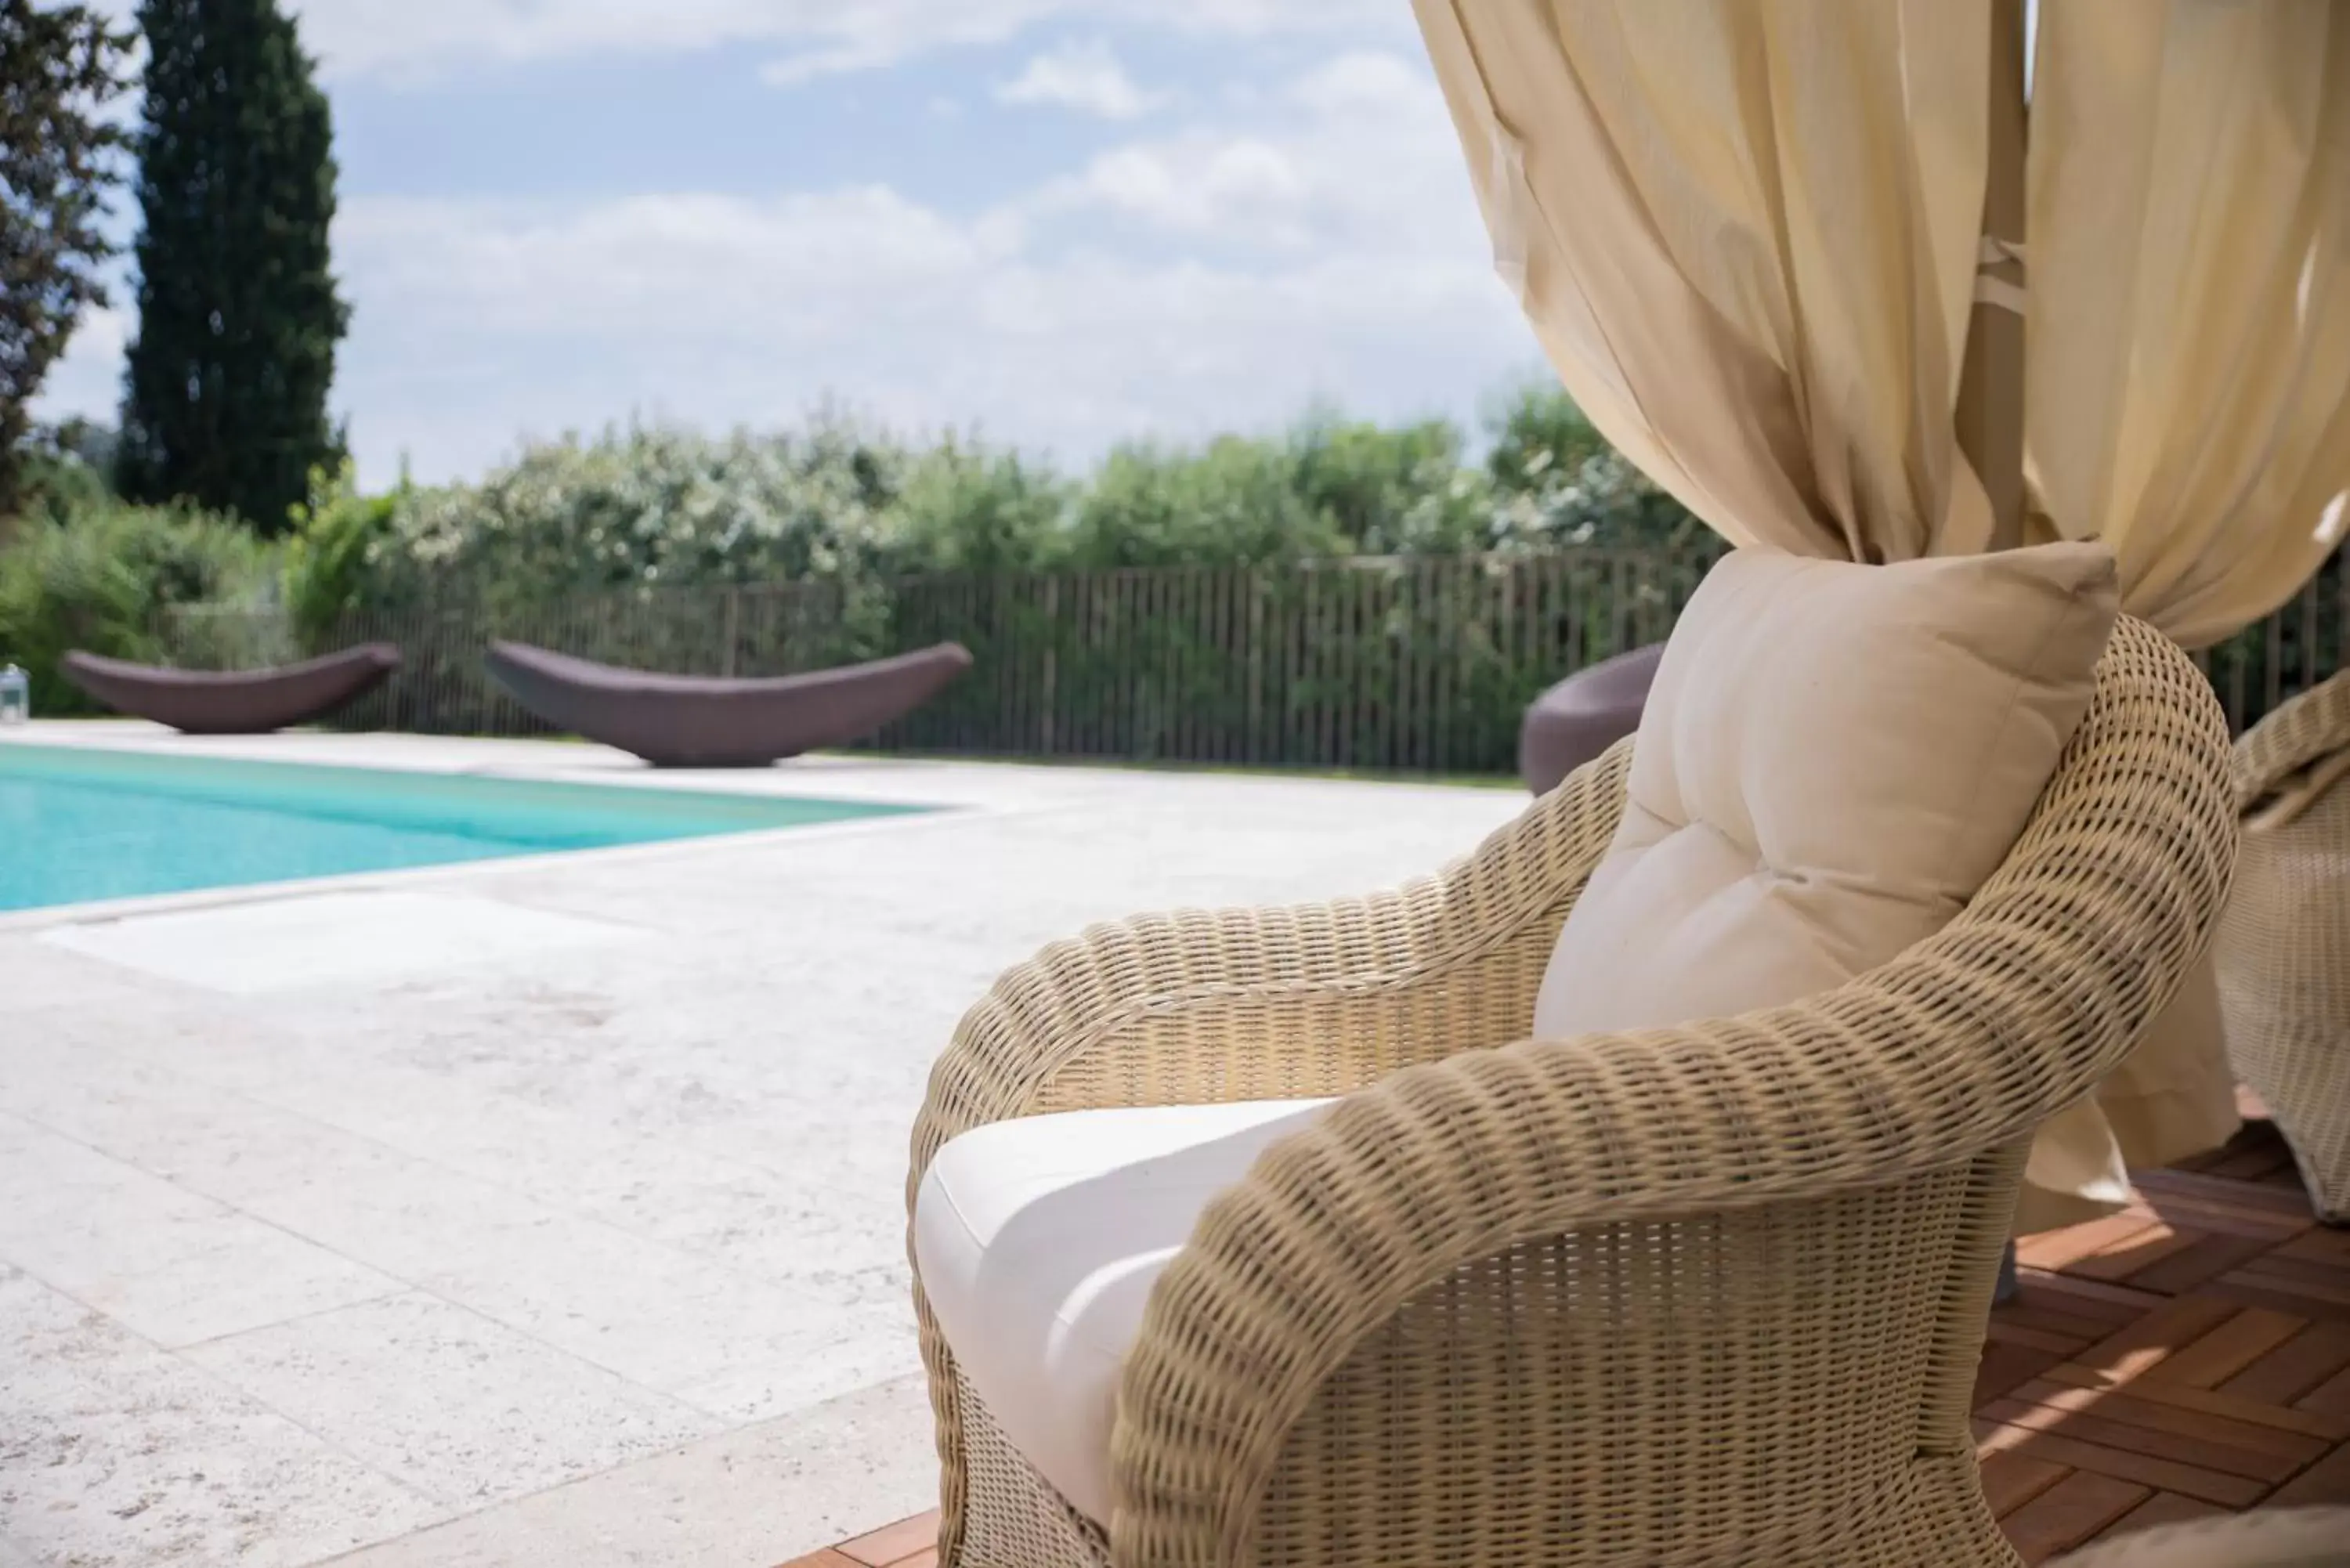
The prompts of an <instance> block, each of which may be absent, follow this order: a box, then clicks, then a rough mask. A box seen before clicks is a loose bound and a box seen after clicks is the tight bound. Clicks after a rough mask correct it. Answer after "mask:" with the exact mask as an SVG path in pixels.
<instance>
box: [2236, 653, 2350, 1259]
mask: <svg viewBox="0 0 2350 1568" xmlns="http://www.w3.org/2000/svg"><path fill="white" fill-rule="evenodd" d="M2345 776H2350V672H2345V673H2344V674H2340V675H2336V676H2334V678H2333V679H2332V680H2328V681H2326V682H2324V684H2323V685H2320V686H2317V687H2315V688H2314V689H2313V690H2311V691H2305V692H2303V693H2302V694H2301V695H2300V696H2298V697H2296V698H2294V699H2293V701H2290V702H2287V703H2286V704H2284V706H2282V707H2281V708H2279V709H2277V710H2276V711H2274V712H2273V713H2271V714H2270V715H2269V716H2268V717H2267V718H2266V719H2264V720H2262V722H2260V723H2258V724H2256V725H2254V726H2253V727H2252V729H2251V731H2250V732H2247V733H2246V734H2245V736H2244V738H2243V739H2242V740H2241V742H2238V743H2237V746H2236V756H2235V781H2236V799H2237V805H2238V807H2239V808H2240V810H2241V812H2242V814H2243V826H2244V838H2243V853H2242V856H2241V859H2240V861H2239V869H2238V871H2237V876H2236V887H2235V891H2234V892H2233V893H2232V894H2231V895H2230V898H2229V900H2228V911H2227V915H2226V918H2225V919H2223V920H2222V921H2221V923H2220V935H2219V938H2218V940H2217V941H2216V942H2215V943H2214V944H2213V957H2214V964H2215V967H2216V969H2217V971H2218V973H2219V980H2220V1005H2221V1008H2222V1011H2223V1012H2224V1014H2225V1016H2226V1020H2227V1029H2228V1054H2229V1057H2230V1061H2231V1062H2232V1063H2233V1064H2234V1065H2235V1069H2236V1072H2237V1074H2238V1075H2240V1076H2241V1078H2242V1079H2243V1081H2244V1082H2245V1083H2247V1084H2249V1085H2251V1087H2252V1089H2253V1090H2254V1092H2256V1093H2257V1094H2259V1096H2261V1098H2262V1100H2264V1101H2266V1102H2267V1103H2268V1107H2269V1113H2270V1115H2271V1116H2274V1117H2275V1118H2276V1124H2277V1130H2278V1131H2279V1132H2281V1133H2282V1134H2283V1135H2284V1139H2285V1142H2286V1143H2287V1144H2288V1145H2290V1146H2291V1147H2292V1148H2293V1156H2294V1158H2296V1159H2297V1160H2298V1161H2299V1162H2300V1165H2301V1171H2302V1178H2303V1181H2304V1182H2305V1183H2306V1184H2307V1186H2308V1188H2309V1191H2310V1196H2311V1198H2312V1199H2313V1200H2314V1202H2315V1203H2316V1205H2317V1211H2318V1213H2319V1215H2320V1216H2321V1217H2322V1218H2324V1219H2325V1220H2328V1221H2330V1222H2332V1223H2334V1224H2337V1225H2338V1224H2344V1223H2350V784H2345V782H2344V781H2345Z"/></svg>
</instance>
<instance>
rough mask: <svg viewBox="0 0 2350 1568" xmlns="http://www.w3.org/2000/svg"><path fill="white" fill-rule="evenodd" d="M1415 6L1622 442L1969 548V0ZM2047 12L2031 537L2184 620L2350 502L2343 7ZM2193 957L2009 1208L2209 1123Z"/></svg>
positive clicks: (2156, 615)
mask: <svg viewBox="0 0 2350 1568" xmlns="http://www.w3.org/2000/svg"><path fill="white" fill-rule="evenodd" d="M1414 8H1415V10H1416V12H1417V14H1418V16H1419V24H1420V29H1421V32H1422V35H1423V36H1424V37H1425V38H1426V40H1427V44H1428V47H1429V52H1430V57H1431V59H1432V60H1433V62H1434V64H1435V67H1436V74H1437V77H1438V79H1439V80H1440V83H1441V84H1442V87H1443V89H1444V94H1445V99H1446V101H1447V103H1448V105H1449V106H1450V108H1451V114H1452V118H1453V121H1454V124H1455V127H1456V129H1457V130H1458V131H1459V133H1460V136H1461V144H1462V147H1463V150H1464V151H1465V152H1466V154H1467V157H1468V162H1469V169H1470V173H1471V181H1472V182H1473V183H1474V185H1475V187H1476V189H1477V192H1478V197H1479V201H1480V203H1481V205H1482V210H1483V213H1484V217H1485V222H1486V224H1487V228H1488V230H1489V231H1490V233H1491V234H1492V237H1493V244H1494V260H1495V264H1496V266H1497V268H1498V269H1499V270H1500V271H1501V273H1502V275H1503V277H1504V278H1505V279H1507V280H1508V281H1509V283H1510V284H1511V285H1512V286H1513V288H1515V289H1516V291H1517V294H1518V296H1519V299H1520V301H1521V303H1522V304H1523V306H1524V308H1525V311H1526V314H1527V317H1528V318H1529V320H1530V321H1531V322H1532V324H1533V326H1534V330H1535V333H1536V335H1537V336H1538V337H1539V338H1540V339H1541V341H1542V343H1543V346H1544V349H1545V351H1546V352H1547V353H1548V355H1549V358H1550V359H1551V362H1552V363H1553V365H1554V366H1555V368H1556V369H1557V371H1558V373H1559V376H1560V378H1561V379H1562V380H1563V381H1564V383H1565V387H1566V389H1567V390H1568V391H1569V392H1570V393H1571V394H1572V395H1573V396H1574V397H1575V400H1576V401H1577V402H1578V403H1579V404H1580V405H1581V406H1582V408H1583V410H1584V411H1585V412H1586V414H1587V415H1588V416H1589V417H1590V419H1591V421H1592V422H1593V423H1594V424H1595V425H1596V427H1597V428H1598V429H1599V430H1600V431H1601V432H1602V433H1604V434H1605V435H1606V436H1607V438H1608V439H1609V440H1610V441H1613V442H1614V443H1615V444H1616V446H1617V448H1618V449H1619V450H1620V451H1621V452H1623V453H1624V454H1625V455H1626V456H1627V458H1629V459H1630V460H1631V461H1632V462H1635V463H1637V464H1638V465H1639V466H1640V467H1641V468H1642V469H1644V470H1645V471H1647V472H1648V474H1649V475H1650V476H1651V477H1652V478H1654V479H1655V480H1656V481H1657V482H1658V483H1660V484H1662V485H1663V486H1664V487H1665V488H1667V489H1668V490H1669V491H1671V492H1672V493H1674V494H1675V495H1676V496H1678V497H1679V499H1680V500H1681V501H1682V502H1683V503H1684V504H1686V505H1688V506H1689V507H1690V510H1691V511H1692V512H1694V513H1696V514H1698V515H1699V516H1700V517H1701V518H1702V519H1704V520H1705V522H1706V523H1707V524H1710V525H1711V526H1712V527H1713V528H1714V529H1715V530H1716V531H1718V532H1719V533H1721V534H1722V535H1724V536H1726V537H1727V538H1729V539H1730V540H1731V542H1733V543H1735V544H1739V545H1758V546H1763V547H1767V548H1775V549H1781V550H1787V551H1792V552H1795V553H1798V554H1804V555H1813V556H1836V557H1843V558H1847V559H1852V560H1860V561H1894V560H1903V559H1909V558H1914V557H1917V556H1930V555H1954V554H1964V553H1969V552H1973V551H1978V550H1982V549H1986V548H1989V547H1990V546H1991V543H1992V530H1991V513H1990V506H1989V503H1988V501H1987V500H1986V497H1985V493H1984V488H1983V484H1982V482H1981V478H1980V477H1979V476H1978V475H1977V474H1976V473H1975V472H1973V470H1972V469H1971V468H1970V466H1969V464H1968V462H1967V460H1966V457H1965V455H1964V453H1963V452H1961V450H1960V445H1959V441H1958V439H1957V433H1956V422H1955V415H1954V408H1955V404H1956V401H1957V398H1958V390H1959V382H1960V370H1961V367H1962V363H1963V358H1964V350H1965V345H1966V333H1967V330H1968V324H1969V316H1970V311H1971V310H1972V308H1973V306H1974V301H1975V296H1976V291H1977V288H1978V282H1977V273H1978V265H1979V261H1980V259H1981V225H1982V216H1983V196H1984V189H1985V178H1986V158H1987V151H1986V146H1987V131H1988V127H1989V101H1990V99H1989V94H1990V82H1991V26H1992V11H1993V7H1992V5H1991V0H1872V3H1870V4H1866V5H1846V4H1831V3H1826V0H1672V3H1671V4H1655V3H1653V0H1414ZM2038 26H2039V36H2038V47H2037V51H2036V56H2035V59H2034V64H2033V70H2034V81H2033V104H2032V109H2031V125H2030V140H2029V151H2028V159H2027V163H2026V175H2025V180H2026V206H2027V223H2026V227H2025V238H2024V244H2023V252H2024V256H2025V274H2026V286H2025V293H2024V296H2023V299H2022V306H2023V309H2024V316H2025V345H2024V364H2023V382H2024V385H2023V388H2022V395H2023V397H2024V409H2023V418H2024V426H2025V429H2024V446H2025V476H2024V477H2025V482H2026V493H2027V497H2028V500H2029V505H2030V516H2029V518H2028V522H2029V524H2031V527H2030V530H2029V535H2030V536H2031V537H2033V538H2037V539H2049V538H2056V537H2064V538H2074V539H2084V538H2098V539H2102V540H2104V541H2105V542H2106V543H2107V544H2108V545H2111V546H2112V548H2113V549H2114V552H2115V555H2116V559H2117V561H2118V562H2119V564H2120V567H2121V573H2122V584H2123V596H2124V606H2125V607H2126V608H2127V609H2129V610H2130V611H2131V612H2132V613H2134V614H2137V615H2139V616H2141V617H2144V618H2147V619H2148V620H2151V621H2152V622H2153V623H2154V624H2155V625H2156V626H2158V627H2159V628H2162V629H2163V630H2164V631H2166V632H2168V634H2169V635H2171V636H2172V637H2174V638H2176V639H2178V640H2180V641H2181V642H2184V643H2186V644H2188V645H2189V646H2190V647H2192V646H2201V645H2203V644H2207V643H2210V642H2212V641H2216V640H2218V639H2220V638H2223V637H2225V636H2227V635H2228V634H2230V632H2232V631H2234V630H2236V629H2238V628H2241V627H2242V626H2244V625H2246V624H2248V623H2249V622H2251V620H2253V619H2256V618H2259V617H2260V616H2262V615H2263V614H2265V613H2267V612H2268V611H2269V610H2270V609H2272V608H2273V607H2276V606H2277V605H2278V604H2281V603H2282V602H2283V601H2284V600H2285V599H2286V598H2288V597H2291V596H2292V594H2293V592H2294V591H2295V590H2296V589H2297V588H2298V587H2300V586H2301V585H2302V584H2303V582H2305V581H2306V580H2307V579H2308V577H2309V576H2311V575H2312V574H2313V573H2314V571H2315V570H2316V568H2317V566H2319V565H2320V563H2321V562H2322V561H2323V560H2324V556H2325V555H2326V554H2327V553H2328V551H2330V550H2331V549H2332V548H2333V547H2334V544H2335V543H2336V542H2337V540H2338V539H2339V537H2340V535H2342V533H2343V532H2344V531H2345V529H2350V515H2345V508H2350V501H2345V493H2350V5H2334V4H2332V3H2331V0H2128V3H2118V0H2041V4H2040V6H2039V24H2038ZM1993 292H1997V290H1996V289H1995V288H1994V289H1993ZM2207 979H2208V976H2200V977H2198V979H2197V980H2196V981H2194V982H2193V983H2191V984H2190V986H2189V995H2187V996H2186V997H2183V998H2182V1000H2181V1003H2180V1005H2179V1007H2178V1009H2177V1010H2176V1011H2175V1013H2174V1016H2173V1017H2172V1018H2171V1019H2168V1020H2166V1021H2165V1023H2163V1024H2161V1025H2158V1027H2157V1028H2156V1029H2155V1030H2154V1031H2153V1032H2152V1033H2150V1034H2149V1036H2148V1039H2147V1042H2146V1043H2145V1044H2142V1045H2141V1046H2140V1048H2139V1049H2138V1051H2137V1053H2136V1054H2134V1055H2133V1056H2132V1058H2131V1059H2130V1060H2129V1061H2128V1062H2126V1064H2124V1066H2123V1068H2122V1070H2121V1071H2120V1072H2119V1073H2117V1074H2116V1075H2115V1077H2114V1078H2113V1079H2112V1080H2110V1081H2109V1082H2108V1083H2107V1085H2105V1086H2104V1087H2102V1088H2101V1089H2100V1091H2099V1093H2098V1095H2097V1096H2095V1100H2094V1101H2093V1102H2090V1103H2087V1104H2085V1105H2084V1106H2080V1107H2076V1109H2075V1110H2074V1112H2070V1113H2067V1114H2066V1115H2065V1116H2063V1117H2060V1118H2058V1120H2057V1121H2055V1122H2054V1123H2052V1124H2050V1126H2049V1127H2048V1128H2047V1129H2046V1130H2045V1131H2044V1132H2043V1136H2042V1138H2041V1140H2040V1142H2039V1144H2038V1145H2037V1146H2036V1147H2035V1150H2034V1155H2033V1162H2032V1167H2031V1169H2030V1170H2029V1171H2028V1172H2027V1177H2026V1203H2025V1214H2024V1216H2023V1223H2024V1224H2025V1225H2026V1227H2027V1228H2033V1227H2035V1226H2036V1225H2037V1224H2038V1223H2043V1222H2045V1223H2054V1222H2059V1221H2062V1220H2073V1219H2077V1218H2080V1217H2081V1216H2082V1215H2083V1214H2084V1213H2087V1212H2094V1211H2095V1210H2100V1209H2110V1208H2112V1207H2114V1206H2115V1205H2116V1183H2117V1180H2118V1177H2119V1172H2120V1169H2121V1167H2122V1165H2123V1163H2124V1161H2125V1160H2126V1161H2127V1162H2128V1163H2130V1164H2134V1165H2142V1164H2160V1163H2164V1162H2167V1161H2168V1160H2171V1159H2175V1158H2179V1157H2180V1156H2182V1155H2184V1154H2187V1153H2189V1152H2193V1150H2194V1148H2195V1147H2197V1146H2198V1145H2199V1144H2201V1143H2205V1142H2208V1141H2210V1140H2212V1139H2215V1138H2218V1137H2224V1136H2225V1134H2226V1132H2227V1130H2228V1129H2230V1127H2232V1126H2233V1125H2234V1116H2235V1112H2234V1106H2233V1103H2232V1095H2231V1094H2230V1081H2229V1075H2228V1073H2227V1070H2226V1064H2225V1061H2224V1057H2223V1055H2222V1048H2221V1042H2220V1036H2219V1034H2218V1033H2217V1023H2216V1014H2211V1015H2210V1016H2207V1014H2210V1010H2209V1009H2207V1008H2205V1007H2202V1006H2201V1005H2199V999H2200V998H2202V992H2203V990H2204V989H2205V987H2204V983H2203V982H2204V981H2205V980H2207Z"/></svg>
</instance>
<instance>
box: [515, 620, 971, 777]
mask: <svg viewBox="0 0 2350 1568" xmlns="http://www.w3.org/2000/svg"><path fill="white" fill-rule="evenodd" d="M484 663H485V664H487V665H488V667H489V671H490V678H491V679H492V680H495V681H496V682H497V683H498V684H499V685H501V686H503V687H504V688H505V689H506V690H507V691H509V692H512V693H513V694H514V699H515V701H517V702H520V703H521V704H522V705H523V706H524V707H525V708H527V709H529V710H530V711H532V712H534V713H536V714H537V715H538V716H539V717H540V718H542V719H544V720H546V722H548V723H550V724H559V725H561V726H562V727H563V728H565V729H567V730H572V731H576V732H578V733H579V734H582V735H585V736H587V738H588V739H589V740H591V741H601V742H604V743H605V744H606V745H608V746H618V747H619V748H620V750H622V751H624V752H634V753H636V754H637V755H638V756H640V757H642V758H644V759H645V761H647V762H649V763H652V764H653V765H654V766H656V767H670V768H750V767H764V766H765V765H766V764H767V763H772V762H774V761H775V759H776V758H778V757H791V756H797V755H798V754H799V753H802V752H808V751H814V750H816V749H817V748H818V747H822V746H837V745H841V744H844V743H846V742H849V741H854V740H857V739H858V738H859V737H860V736H864V735H869V734H871V733H872V732H874V731H876V730H878V729H879V728H880V727H881V726H882V725H884V724H887V723H888V722H889V721H890V720H892V719H896V718H899V717H901V716H903V715H904V714H907V713H910V712H911V711H913V710H914V709H916V708H918V707H920V706H921V704H923V703H924V702H926V701H930V699H931V697H933V696H935V695H936V694H937V693H938V691H939V690H940V689H941V687H943V686H945V685H946V684H947V682H948V681H950V680H953V679H954V678H955V677H956V676H958V675H960V674H962V672H963V671H964V670H968V669H970V668H971V655H970V653H969V652H967V651H966V650H965V649H962V647H961V646H959V645H958V644H955V643H951V642H942V643H941V644H939V645H938V646H937V647H935V648H926V649H921V650H920V652H916V653H901V654H899V656H898V657H897V658H895V659H875V660H874V661H872V662H871V663H869V664H850V665H845V666H843V667H842V668H840V669H838V670H817V671H816V672H815V673H813V674H809V675H785V676H777V677H774V678H770V679H764V680H733V679H722V678H715V677H709V676H697V675H659V674H654V673H652V672H650V671H647V670H622V669H619V668H618V667H616V666H613V665H609V664H596V663H593V662H591V661H589V660H587V659H574V658H572V657H570V656H569V655H568V654H562V653H553V652H549V651H548V650H547V649H544V648H533V647H531V646H530V645H529V644H527V643H521V642H493V643H492V644H490V650H489V653H488V654H487V656H486V657H485V658H484Z"/></svg>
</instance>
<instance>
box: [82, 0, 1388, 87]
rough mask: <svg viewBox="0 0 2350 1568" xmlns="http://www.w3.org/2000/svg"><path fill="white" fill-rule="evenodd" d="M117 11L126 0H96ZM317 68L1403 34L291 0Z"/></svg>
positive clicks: (945, 6)
mask: <svg viewBox="0 0 2350 1568" xmlns="http://www.w3.org/2000/svg"><path fill="white" fill-rule="evenodd" d="M107 3H108V4H109V6H110V7H111V8H114V9H117V10H119V11H124V12H127V11H128V10H130V8H131V5H132V0H107ZM294 6H295V9H296V11H297V12H298V14H299V16H300V17H301V22H302V35H303V40H304V42H305V43H306V44H307V46H308V47H309V48H310V49H311V50H312V51H313V52H315V53H317V55H318V56H319V57H321V59H322V60H323V62H324V64H325V67H326V69H327V71H328V74H329V75H330V76H369V75H377V76H412V75H430V74H432V73H435V72H439V71H443V70H448V69H452V68H458V67H467V66H473V65H478V64H480V63H482V62H484V61H501V62H515V61H531V60H546V59H554V58H559V57H573V56H583V55H595V54H644V53H652V52H663V53H668V52H682V51H687V50H694V49H706V48H714V47H720V46H724V45H764V46H769V47H775V48H778V49H779V50H780V51H781V53H780V54H779V55H778V56H777V57H776V58H775V60H774V61H773V62H771V63H770V64H769V65H768V66H767V67H765V70H764V75H765V77H766V78H767V79H768V80H770V81H774V82H776V83H779V84H786V85H787V84H790V83H793V82H798V81H805V80H807V79H808V78H812V77H816V76H823V75H827V74H830V73H834V72H839V71H848V70H868V69H873V68H876V67H883V66H888V65H892V64H895V63H896V62H898V61H899V60H904V59H909V58H911V57H915V56H917V55H920V54H924V53H927V52H931V51H934V50H938V49H941V48H948V47H957V46H962V45H970V44H987V43H1000V42H1002V41H1003V40H1005V39H1008V38H1011V37H1014V36H1016V35H1018V34H1020V33H1021V32H1023V31H1024V30H1026V29H1027V28H1029V27H1032V26H1036V25H1038V24H1041V23H1045V22H1048V21H1055V22H1065V23H1071V24H1077V25H1086V24H1091V25H1097V26H1107V25H1133V26H1144V27H1159V28H1166V29H1170V30H1173V31H1178V32H1181V33H1185V34H1189V35H1193V36H1218V37H1232V38H1255V37H1265V36H1274V35H1292V36H1296V35H1314V34H1320V33H1344V34H1347V35H1348V36H1357V37H1362V36H1371V37H1383V38H1388V39H1401V38H1404V37H1408V36H1409V28H1410V23H1409V17H1408V16H1403V15H1402V13H1403V11H1404V7H1403V6H1401V5H1398V4H1396V3H1395V0H294Z"/></svg>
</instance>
